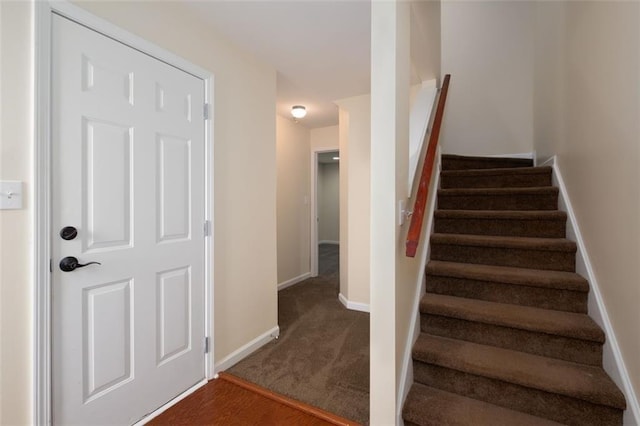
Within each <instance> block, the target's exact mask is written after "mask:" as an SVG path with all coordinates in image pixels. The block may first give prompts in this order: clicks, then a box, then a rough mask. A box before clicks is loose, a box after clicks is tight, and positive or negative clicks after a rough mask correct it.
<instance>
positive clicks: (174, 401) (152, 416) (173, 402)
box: [133, 380, 208, 426]
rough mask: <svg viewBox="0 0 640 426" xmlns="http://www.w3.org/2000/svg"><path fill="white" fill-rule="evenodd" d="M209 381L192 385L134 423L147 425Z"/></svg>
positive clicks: (134, 425)
mask: <svg viewBox="0 0 640 426" xmlns="http://www.w3.org/2000/svg"><path fill="white" fill-rule="evenodd" d="M207 382H208V380H201V381H199V382H198V383H196V384H195V385H193V386H191V387H190V388H189V389H187V390H186V391H184V392H182V393H181V394H180V395H178V396H176V397H175V398H173V399H172V400H171V401H169V402H167V403H166V404H164V405H163V406H162V407H160V408H158V409H157V410H155V411H152V412H151V413H149V414H147V415H146V416H145V417H143V418H142V419H140V420H138V421H137V422H135V423H134V424H133V426H142V425H145V424H147V423H149V422H150V421H151V420H153V419H155V418H156V417H158V416H159V415H160V414H162V413H164V412H165V411H167V410H168V409H169V408H171V407H173V406H174V405H176V404H177V403H178V402H180V401H182V400H183V399H185V398H186V397H188V396H189V395H191V394H192V393H194V392H195V391H197V390H198V389H200V388H201V387H203V386H204V385H206V384H207Z"/></svg>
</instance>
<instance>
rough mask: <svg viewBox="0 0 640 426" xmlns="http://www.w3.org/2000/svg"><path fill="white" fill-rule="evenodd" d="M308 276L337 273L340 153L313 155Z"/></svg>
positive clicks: (334, 151) (329, 152) (315, 153)
mask: <svg viewBox="0 0 640 426" xmlns="http://www.w3.org/2000/svg"><path fill="white" fill-rule="evenodd" d="M312 162H313V168H312V194H311V200H312V206H311V216H312V220H311V229H312V231H311V276H312V277H315V276H318V273H319V272H322V271H325V272H326V271H327V270H334V269H337V262H338V259H339V251H340V153H339V151H338V150H330V151H314V152H312Z"/></svg>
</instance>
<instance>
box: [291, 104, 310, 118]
mask: <svg viewBox="0 0 640 426" xmlns="http://www.w3.org/2000/svg"><path fill="white" fill-rule="evenodd" d="M291 115H293V118H302V117H304V116H305V115H307V109H306V108H305V107H303V106H302V105H294V106H292V107H291Z"/></svg>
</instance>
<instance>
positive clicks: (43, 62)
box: [31, 0, 214, 425]
mask: <svg viewBox="0 0 640 426" xmlns="http://www.w3.org/2000/svg"><path fill="white" fill-rule="evenodd" d="M34 7H35V10H34V15H35V17H34V44H35V46H34V62H35V63H34V82H35V87H34V98H35V108H34V128H35V135H34V139H35V141H34V154H33V155H34V157H33V182H34V191H33V194H32V200H31V201H32V202H33V206H34V207H33V209H34V213H33V230H34V255H33V259H34V260H33V265H32V268H33V269H32V270H33V280H34V283H33V288H34V302H33V303H34V305H33V321H34V342H33V345H34V364H33V385H34V397H33V398H34V404H33V418H34V423H35V424H39V425H50V424H51V423H52V394H51V389H52V383H51V373H52V371H51V356H52V351H51V347H52V333H51V306H52V300H51V292H50V289H51V274H50V270H49V268H50V259H51V218H50V212H51V201H50V200H51V185H50V182H51V173H52V167H51V152H50V145H51V143H50V135H51V131H50V121H49V120H50V116H51V86H50V66H51V16H52V14H53V13H56V14H59V15H61V16H64V17H66V18H68V19H70V20H72V21H75V22H78V23H80V24H82V25H84V26H86V27H88V28H91V29H93V30H95V31H98V32H100V33H101V34H103V35H105V36H107V37H110V38H112V39H114V40H116V41H119V42H121V43H123V44H125V45H127V46H129V47H132V48H133V49H136V50H138V51H140V52H142V53H144V54H147V55H149V56H152V57H154V58H156V59H158V60H160V61H162V62H165V63H167V64H169V65H172V66H174V67H176V68H178V69H181V70H182V71H184V72H186V73H188V74H191V75H193V76H195V77H197V78H200V79H202V80H203V81H204V85H205V94H204V97H205V102H207V103H209V104H212V101H213V99H214V97H213V83H214V80H213V74H212V73H211V72H209V71H207V70H204V69H203V68H200V67H198V66H196V65H194V64H192V63H190V62H189V61H187V60H185V59H183V58H181V57H179V56H177V55H175V54H173V53H171V52H169V51H168V50H166V49H164V48H162V47H159V46H157V45H155V44H153V43H150V42H148V41H147V40H144V39H142V38H140V37H138V36H136V35H134V34H132V33H130V32H128V31H125V30H123V29H121V28H119V27H117V26H115V25H114V24H112V23H110V22H109V21H106V20H104V19H101V18H99V17H97V16H94V15H92V14H90V13H88V12H87V11H85V10H84V9H82V8H80V7H78V6H75V5H73V4H71V3H69V2H68V1H59V0H55V1H53V0H52V1H37V2H35V6H34ZM211 117H213V114H212V115H211ZM205 146H206V150H207V151H206V153H205V155H206V158H207V167H206V169H205V188H207V190H206V193H205V194H206V195H205V213H204V216H205V220H212V214H213V190H212V189H213V160H212V159H213V129H212V124H211V121H205ZM213 256H214V252H213V237H210V238H208V239H207V240H206V241H205V298H206V302H205V310H206V312H205V321H206V322H205V330H204V331H205V335H206V336H209V341H210V342H211V349H210V351H209V353H208V354H205V365H204V367H205V377H207V378H211V377H213V375H214V357H213V349H212V348H213V345H214V338H213V300H214V286H213Z"/></svg>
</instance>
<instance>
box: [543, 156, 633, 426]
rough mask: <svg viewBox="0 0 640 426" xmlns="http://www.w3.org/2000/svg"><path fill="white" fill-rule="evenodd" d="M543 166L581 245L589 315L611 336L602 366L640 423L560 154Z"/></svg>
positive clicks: (628, 419) (628, 414)
mask: <svg viewBox="0 0 640 426" xmlns="http://www.w3.org/2000/svg"><path fill="white" fill-rule="evenodd" d="M539 166H551V167H552V168H553V173H552V179H553V185H554V186H556V187H558V189H559V190H560V191H559V194H558V210H561V211H564V212H565V213H567V239H569V240H572V241H575V242H576V245H577V251H576V273H578V274H580V275H582V276H583V277H585V278H586V279H587V281H588V282H589V285H590V292H589V316H590V317H591V318H592V319H593V320H594V321H595V322H596V323H597V324H598V325H599V326H600V327H602V329H603V330H604V332H605V335H606V336H607V338H606V341H605V343H604V346H603V348H602V366H603V368H604V370H605V371H606V372H607V374H608V375H609V376H610V377H611V379H612V380H613V381H614V382H615V384H616V385H618V387H619V388H621V389H623V392H624V394H625V396H626V398H627V409H626V410H625V411H624V417H623V424H624V425H629V426H640V402H639V401H638V397H637V395H636V393H635V391H634V389H633V386H632V384H631V380H630V379H629V372H628V370H627V367H626V365H625V363H624V359H623V358H622V352H621V351H620V346H619V345H618V340H617V339H616V335H615V332H614V330H613V325H612V324H611V320H610V319H609V314H608V313H607V309H606V306H605V304H604V300H603V298H602V293H601V292H600V286H599V284H598V280H597V279H596V275H595V273H594V272H593V267H592V266H591V261H590V260H589V255H588V253H587V249H586V245H585V243H584V239H583V238H582V234H581V233H580V228H579V226H578V222H577V220H576V216H575V213H574V210H573V207H572V206H571V200H570V199H569V194H568V192H567V187H566V186H565V183H564V179H563V178H562V173H561V172H560V167H559V165H558V161H557V157H556V156H555V155H554V156H553V157H551V158H549V159H548V160H546V161H544V162H543V163H541V164H539Z"/></svg>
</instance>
